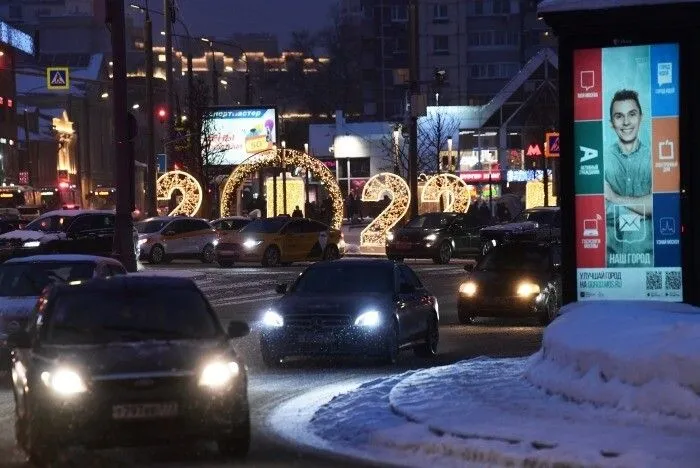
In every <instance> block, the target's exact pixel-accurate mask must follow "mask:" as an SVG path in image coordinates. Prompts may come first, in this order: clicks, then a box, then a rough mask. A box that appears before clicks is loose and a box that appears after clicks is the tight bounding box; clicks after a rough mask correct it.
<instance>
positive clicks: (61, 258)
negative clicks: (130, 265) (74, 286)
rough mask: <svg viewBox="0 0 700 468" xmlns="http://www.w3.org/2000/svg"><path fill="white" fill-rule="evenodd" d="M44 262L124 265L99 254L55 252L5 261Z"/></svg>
mask: <svg viewBox="0 0 700 468" xmlns="http://www.w3.org/2000/svg"><path fill="white" fill-rule="evenodd" d="M42 262H68V263H70V262H93V263H108V264H110V265H119V266H122V264H121V262H119V261H118V260H115V259H114V258H109V257H99V256H97V255H79V254H55V255H31V256H29V257H18V258H11V259H9V260H8V261H6V262H5V264H8V263H42Z"/></svg>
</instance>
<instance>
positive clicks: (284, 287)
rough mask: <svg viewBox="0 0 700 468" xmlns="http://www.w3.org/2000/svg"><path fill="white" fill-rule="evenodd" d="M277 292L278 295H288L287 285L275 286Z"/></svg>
mask: <svg viewBox="0 0 700 468" xmlns="http://www.w3.org/2000/svg"><path fill="white" fill-rule="evenodd" d="M275 291H276V292H277V294H286V293H287V283H280V284H278V285H277V286H275Z"/></svg>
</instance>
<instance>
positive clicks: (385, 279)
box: [292, 263, 394, 294]
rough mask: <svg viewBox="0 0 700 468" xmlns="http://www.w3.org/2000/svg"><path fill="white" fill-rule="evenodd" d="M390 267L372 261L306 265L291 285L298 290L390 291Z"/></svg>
mask: <svg viewBox="0 0 700 468" xmlns="http://www.w3.org/2000/svg"><path fill="white" fill-rule="evenodd" d="M393 291H394V275H393V269H392V268H386V267H377V266H376V265H349V264H347V263H345V264H337V265H336V266H322V267H317V268H309V269H308V270H306V271H305V272H304V274H302V275H301V276H300V277H299V279H298V280H297V282H296V283H295V284H294V286H293V287H292V292H293V293H300V294H357V293H392V292H393Z"/></svg>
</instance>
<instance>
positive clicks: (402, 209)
mask: <svg viewBox="0 0 700 468" xmlns="http://www.w3.org/2000/svg"><path fill="white" fill-rule="evenodd" d="M384 195H388V196H389V198H391V202H390V203H389V206H387V207H386V208H384V210H383V211H382V212H381V213H379V216H377V217H376V218H374V220H373V221H372V222H371V223H369V224H368V225H367V227H366V228H364V229H363V230H362V232H361V233H360V248H362V247H384V245H385V240H386V235H387V233H388V232H389V231H390V230H391V229H392V228H393V227H394V226H396V224H397V223H398V222H399V221H400V220H401V218H403V217H404V216H405V215H406V213H407V212H408V207H409V205H410V204H411V191H410V189H409V188H408V184H407V183H406V181H405V180H404V179H402V178H401V177H399V176H397V175H396V174H392V173H391V172H382V173H380V174H376V175H374V176H372V177H371V178H370V179H369V180H368V181H367V183H366V184H365V187H364V189H362V201H363V202H366V201H372V202H378V201H381V200H382V199H383V198H384Z"/></svg>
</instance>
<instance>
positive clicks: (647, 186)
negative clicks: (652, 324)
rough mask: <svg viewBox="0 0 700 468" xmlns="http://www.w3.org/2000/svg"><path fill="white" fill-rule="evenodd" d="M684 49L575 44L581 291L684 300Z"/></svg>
mask: <svg viewBox="0 0 700 468" xmlns="http://www.w3.org/2000/svg"><path fill="white" fill-rule="evenodd" d="M678 51H679V48H678V44H654V45H644V46H626V47H610V48H604V49H585V50H576V51H574V120H575V123H574V145H575V151H576V152H575V156H576V164H575V170H576V173H575V194H576V267H577V291H578V298H579V300H589V299H646V300H662V301H681V300H682V295H683V294H682V292H683V291H682V276H681V275H682V272H681V249H680V232H681V220H680V196H679V187H680V168H679V164H678V161H679V158H680V148H679V125H678V117H679V98H678V96H679V92H680V90H679V80H678V75H679V70H678Z"/></svg>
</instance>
